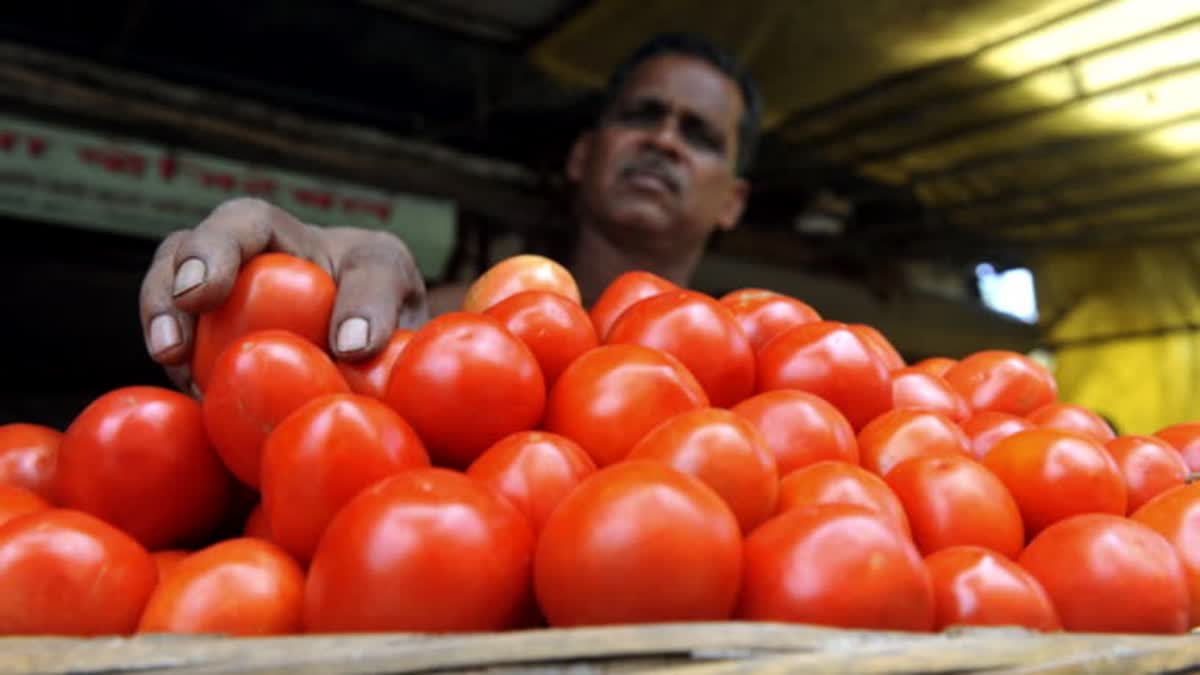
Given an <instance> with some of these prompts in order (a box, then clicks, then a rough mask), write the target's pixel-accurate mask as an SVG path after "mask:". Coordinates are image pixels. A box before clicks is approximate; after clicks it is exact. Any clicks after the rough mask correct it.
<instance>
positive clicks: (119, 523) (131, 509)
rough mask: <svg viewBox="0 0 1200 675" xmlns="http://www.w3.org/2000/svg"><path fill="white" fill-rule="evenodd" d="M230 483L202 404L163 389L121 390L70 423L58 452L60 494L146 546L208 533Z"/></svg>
mask: <svg viewBox="0 0 1200 675" xmlns="http://www.w3.org/2000/svg"><path fill="white" fill-rule="evenodd" d="M231 488H232V481H231V480H230V477H229V473H228V472H227V471H226V470H225V467H224V466H222V465H221V460H220V459H219V458H218V457H217V455H216V454H215V453H214V452H213V451H212V447H211V446H210V445H209V442H208V437H207V436H206V435H205V433H204V421H203V418H202V416H201V413H200V404H199V403H197V402H196V401H195V400H194V399H192V398H190V397H188V396H185V395H183V394H181V393H179V392H176V391H171V390H169V389H162V388H159V387H123V388H121V389H116V390H113V391H111V392H109V393H107V394H104V395H103V396H101V397H100V398H97V399H96V400H95V401H93V402H92V403H91V404H90V405H88V406H87V408H85V409H84V410H83V412H82V413H80V414H79V416H78V417H76V418H75V421H73V422H71V426H70V427H68V428H67V432H66V434H65V435H64V436H63V441H62V445H61V446H60V447H59V451H58V476H57V479H56V481H55V492H56V494H57V496H58V503H59V504H60V505H62V506H64V507H66V508H70V509H78V510H80V511H86V512H87V513H90V514H92V515H94V516H97V517H99V518H101V519H103V520H105V521H106V522H109V523H111V524H113V525H115V526H116V527H119V528H121V529H122V530H124V531H125V532H127V533H129V534H130V535H131V536H133V538H134V539H137V540H138V541H139V542H141V544H142V545H143V546H145V547H146V548H148V549H160V548H169V547H171V546H175V545H177V544H180V543H185V542H190V541H192V540H194V539H196V538H197V537H203V536H205V535H207V534H209V533H210V532H211V531H212V530H213V529H214V528H215V527H216V526H217V525H218V523H219V522H220V520H221V517H222V515H223V514H224V512H225V509H226V508H227V506H228V504H229V498H230V495H231V492H232V490H231Z"/></svg>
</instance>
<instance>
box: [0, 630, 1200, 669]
mask: <svg viewBox="0 0 1200 675" xmlns="http://www.w3.org/2000/svg"><path fill="white" fill-rule="evenodd" d="M1189 670H1200V636H1191V635H1189V636H1165V637H1164V636H1140V635H1088V634H1078V633H1059V634H1050V635H1042V634H1037V633H1030V632H1026V631H1023V630H1017V629H1008V628H998V629H967V630H959V631H949V632H945V633H941V634H913V633H894V632H879V631H849V630H837V629H828V628H818V627H811V626H793V625H782V624H768V623H715V624H714V623H708V624H705V623H695V624H656V625H648V626H620V627H610V628H579V629H551V630H533V631H516V632H510V633H495V634H486V635H460V636H425V635H411V634H378V635H319V636H295V637H279V638H224V637H211V636H194V637H193V636H167V635H151V636H138V637H134V638H94V639H72V638H55V637H36V638H17V637H12V638H0V673H13V674H21V673H54V672H71V673H111V672H126V671H136V672H138V673H169V674H172V675H178V674H181V673H188V674H192V673H285V672H286V673H430V672H437V673H466V672H471V673H517V672H537V673H572V674H583V673H623V672H655V673H664V674H670V675H726V674H732V673H754V674H756V675H757V674H764V673H795V672H821V673H858V674H869V673H930V672H934V673H948V672H953V673H1074V672H1095V673H1121V674H1122V675H1133V674H1135V673H1168V672H1171V673H1176V672H1187V671H1189Z"/></svg>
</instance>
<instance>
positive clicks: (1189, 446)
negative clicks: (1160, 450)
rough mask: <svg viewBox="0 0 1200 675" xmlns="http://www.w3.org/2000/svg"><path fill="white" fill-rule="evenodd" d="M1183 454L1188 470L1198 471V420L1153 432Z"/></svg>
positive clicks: (1199, 442) (1199, 423) (1199, 429)
mask: <svg viewBox="0 0 1200 675" xmlns="http://www.w3.org/2000/svg"><path fill="white" fill-rule="evenodd" d="M1154 435H1155V436H1156V437H1158V438H1161V439H1163V440H1164V441H1166V442H1168V443H1170V444H1171V445H1172V446H1174V447H1175V449H1176V450H1178V451H1179V454H1181V455H1183V461H1184V462H1186V463H1187V465H1188V470H1189V471H1200V422H1184V423H1183V424H1173V425H1171V426H1169V427H1166V428H1164V429H1159V430H1158V431H1156V432H1154Z"/></svg>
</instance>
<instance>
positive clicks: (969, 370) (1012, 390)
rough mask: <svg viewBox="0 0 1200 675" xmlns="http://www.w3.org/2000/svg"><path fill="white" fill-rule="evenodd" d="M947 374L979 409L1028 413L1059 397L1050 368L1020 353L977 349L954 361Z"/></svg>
mask: <svg viewBox="0 0 1200 675" xmlns="http://www.w3.org/2000/svg"><path fill="white" fill-rule="evenodd" d="M943 377H945V378H946V381H947V382H949V383H950V386H951V387H954V389H955V390H956V391H958V393H960V394H962V396H963V398H965V399H966V401H967V404H968V405H970V406H971V409H972V410H975V411H976V412H979V411H983V410H994V411H996V412H1004V413H1009V414H1012V415H1018V416H1024V415H1028V414H1029V413H1031V412H1033V411H1034V410H1037V409H1038V408H1040V407H1042V406H1044V405H1046V404H1047V403H1051V402H1053V401H1054V400H1055V398H1057V397H1058V385H1057V383H1055V381H1054V376H1053V375H1051V374H1050V371H1048V370H1046V368H1045V367H1044V366H1042V365H1041V364H1040V363H1038V362H1037V361H1034V360H1033V359H1031V358H1029V357H1028V356H1024V355H1022V354H1018V353H1016V352H1009V351H1003V350H988V351H982V352H976V353H974V354H971V355H970V356H967V357H966V358H964V359H962V360H961V361H959V362H958V363H956V364H954V365H953V366H952V367H951V368H950V369H949V370H947V371H946V374H945V375H944V376H943Z"/></svg>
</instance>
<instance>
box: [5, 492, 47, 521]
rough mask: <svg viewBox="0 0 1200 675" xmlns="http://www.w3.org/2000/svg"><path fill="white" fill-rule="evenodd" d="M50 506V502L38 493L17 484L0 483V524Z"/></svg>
mask: <svg viewBox="0 0 1200 675" xmlns="http://www.w3.org/2000/svg"><path fill="white" fill-rule="evenodd" d="M48 508H50V502H48V501H46V500H45V499H42V498H41V497H40V496H38V494H37V493H35V492H33V491H31V490H26V489H25V488H23V487H18V486H16V485H3V484H0V525H3V524H4V523H7V522H8V521H10V520H12V519H13V518H16V517H18V516H23V515H25V514H27V513H37V512H38V511H45V510H46V509H48Z"/></svg>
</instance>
